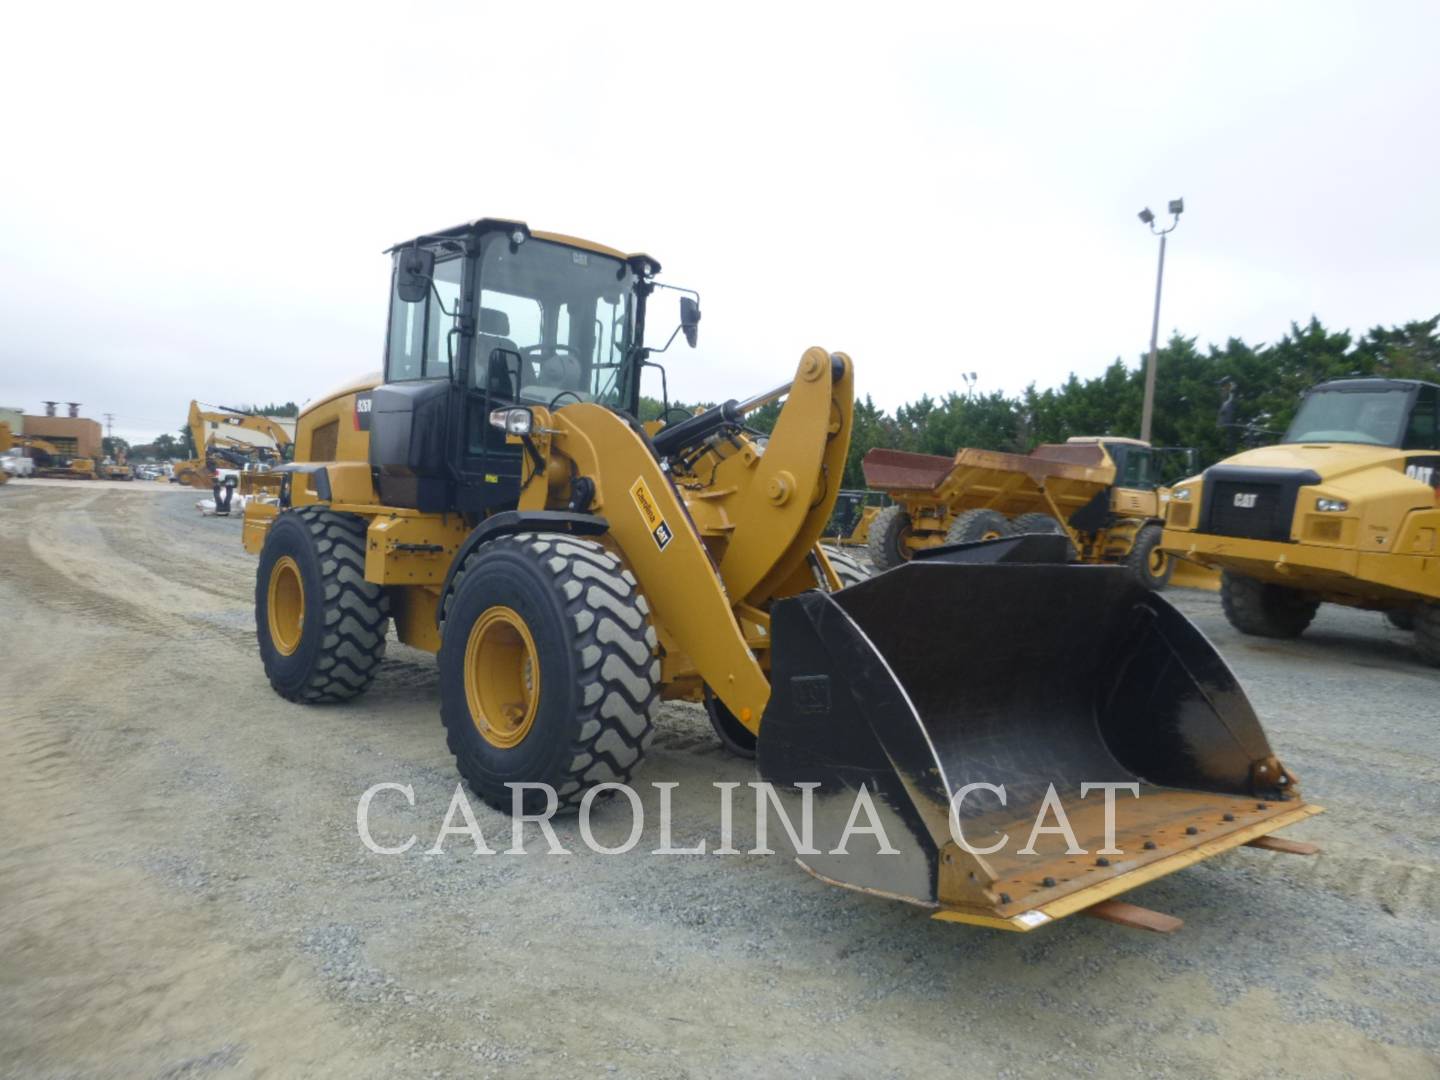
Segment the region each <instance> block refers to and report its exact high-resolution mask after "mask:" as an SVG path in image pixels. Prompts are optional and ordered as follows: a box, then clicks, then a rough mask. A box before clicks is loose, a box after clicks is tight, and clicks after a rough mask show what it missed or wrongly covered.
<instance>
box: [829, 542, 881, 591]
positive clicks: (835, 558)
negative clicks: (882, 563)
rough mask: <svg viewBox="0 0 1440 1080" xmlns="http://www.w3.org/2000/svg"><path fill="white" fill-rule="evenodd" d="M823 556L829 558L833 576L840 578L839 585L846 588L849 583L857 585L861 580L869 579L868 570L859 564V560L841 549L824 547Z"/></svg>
mask: <svg viewBox="0 0 1440 1080" xmlns="http://www.w3.org/2000/svg"><path fill="white" fill-rule="evenodd" d="M825 558H827V559H829V560H830V569H832V570H834V571H835V576H836V577H838V578H839V579H840V587H841V588H842V589H848V588H849V587H850V586H851V585H858V584H859V583H860V582H862V581H868V580H869V579H870V571H868V570H866V569H865V567H864V566H862V565H860V562H859V560H857V559H855V558H854V557H853V556H851V555H846V554H845V553H844V552H843V551H836V550H835V549H834V548H830V547H827V548H826V549H825Z"/></svg>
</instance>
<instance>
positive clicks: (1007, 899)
mask: <svg viewBox="0 0 1440 1080" xmlns="http://www.w3.org/2000/svg"><path fill="white" fill-rule="evenodd" d="M1000 903H1002V904H1008V903H1010V894H1009V893H1008V892H1002V893H1001V894H1000Z"/></svg>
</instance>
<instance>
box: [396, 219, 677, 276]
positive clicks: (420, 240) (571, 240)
mask: <svg viewBox="0 0 1440 1080" xmlns="http://www.w3.org/2000/svg"><path fill="white" fill-rule="evenodd" d="M517 229H518V230H520V231H521V232H523V233H524V234H525V235H526V236H527V237H534V238H535V239H536V240H548V241H549V242H550V243H552V244H563V245H564V246H566V247H573V248H579V249H581V250H582V251H593V252H595V253H596V254H597V255H608V256H609V257H610V258H612V259H619V260H620V261H621V262H625V263H629V264H630V265H631V266H632V267H635V268H636V269H637V270H638V269H639V268H640V264H643V265H644V267H645V269H644V271H643V272H644V273H645V274H646V276H651V275H654V274H658V273H659V272H660V262H659V260H657V259H655V258H654V257H653V256H650V255H647V254H645V253H644V252H643V251H634V252H630V253H629V254H626V253H625V252H623V251H620V250H618V249H616V248H612V247H607V246H606V245H604V244H597V243H595V242H594V241H593V240H584V239H582V238H580V237H578V236H567V235H565V234H564V233H553V232H540V231H538V230H534V229H531V228H530V226H529V225H527V224H526V223H525V222H523V221H519V220H516V219H512V218H488V217H487V218H476V219H475V220H474V221H469V222H466V223H465V224H463V225H452V226H451V227H450V228H448V229H441V230H440V231H439V232H433V233H424V234H423V235H421V236H417V237H414V238H413V239H410V240H402V241H401V242H400V243H398V244H395V245H393V246H391V247H388V248H386V249H385V253H386V254H387V255H388V254H390V253H392V252H394V251H396V250H398V249H399V248H402V247H410V246H411V245H420V246H423V247H432V246H440V245H443V244H445V242H446V241H455V240H463V239H464V238H465V237H467V236H480V235H481V234H483V233H487V232H501V231H505V232H514V231H515V230H517Z"/></svg>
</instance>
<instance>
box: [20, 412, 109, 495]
mask: <svg viewBox="0 0 1440 1080" xmlns="http://www.w3.org/2000/svg"><path fill="white" fill-rule="evenodd" d="M16 446H18V447H21V448H22V449H24V450H27V451H29V456H30V457H31V458H33V457H35V455H36V454H39V455H40V456H41V458H42V459H43V460H41V461H37V462H36V463H35V473H34V475H35V476H39V477H45V478H48V479H51V480H93V479H95V462H94V461H93V460H92V459H90V458H87V457H70V456H68V455H67V454H66V453H65V452H64V450H62V449H61V448H60V447H59V446H57V445H56V444H55V443H53V442H51V441H50V440H48V439H42V438H40V437H39V436H36V435H16V434H14V433H13V432H12V431H11V430H10V425H9V424H0V453H4V452H5V451H7V450H10V449H12V448H13V447H16ZM6 479H9V477H8V476H7V477H6ZM4 482H5V481H4V480H0V483H4Z"/></svg>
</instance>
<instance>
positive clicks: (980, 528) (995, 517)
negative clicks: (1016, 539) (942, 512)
mask: <svg viewBox="0 0 1440 1080" xmlns="http://www.w3.org/2000/svg"><path fill="white" fill-rule="evenodd" d="M1014 535H1015V529H1014V524H1013V523H1012V522H1011V520H1010V519H1009V518H1007V517H1006V516H1005V515H1004V514H1002V513H1000V511H998V510H964V511H961V512H960V513H958V514H956V515H955V520H954V521H952V522H950V528H948V529H946V530H945V542H946V543H947V544H968V543H971V542H973V541H975V540H996V539H998V538H1000V537H1002V536H1014Z"/></svg>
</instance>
